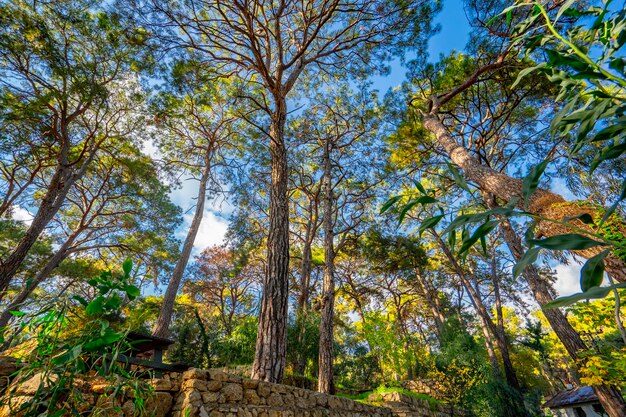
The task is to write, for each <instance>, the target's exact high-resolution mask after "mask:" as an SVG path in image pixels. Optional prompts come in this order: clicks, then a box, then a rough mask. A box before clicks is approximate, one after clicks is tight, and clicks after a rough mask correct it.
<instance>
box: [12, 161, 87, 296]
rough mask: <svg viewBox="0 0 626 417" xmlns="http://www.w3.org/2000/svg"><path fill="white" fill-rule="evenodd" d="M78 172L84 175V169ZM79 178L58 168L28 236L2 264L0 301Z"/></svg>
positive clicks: (61, 167) (70, 171) (28, 231)
mask: <svg viewBox="0 0 626 417" xmlns="http://www.w3.org/2000/svg"><path fill="white" fill-rule="evenodd" d="M78 172H79V173H81V174H82V173H83V172H84V169H81V170H79V171H78ZM77 178H78V176H76V175H73V172H72V170H71V168H69V167H64V166H62V165H59V167H57V169H56V171H55V173H54V175H53V176H52V179H51V180H50V184H49V186H48V189H47V191H46V194H45V195H44V197H43V199H42V200H41V204H40V205H39V209H38V210H37V213H36V214H35V217H34V218H33V221H32V223H31V224H30V226H29V227H28V230H27V231H26V234H24V236H23V237H22V239H21V240H20V241H19V243H18V244H17V246H16V247H15V249H13V251H12V252H11V253H10V254H9V256H7V258H6V259H4V260H2V262H0V300H2V298H4V295H5V293H6V289H7V287H8V286H9V283H10V282H11V279H12V278H13V277H14V276H15V273H16V272H17V270H18V269H19V267H20V265H21V264H22V262H23V261H24V258H26V255H27V254H28V251H29V250H30V248H31V247H32V246H33V244H34V243H35V242H36V241H37V239H38V238H39V236H40V235H41V233H42V232H43V230H44V229H45V228H46V226H47V225H48V223H50V221H51V220H52V219H53V218H54V216H55V215H56V213H57V212H58V211H59V209H60V208H61V205H62V204H63V202H64V201H65V197H66V196H67V193H68V192H69V190H70V188H71V187H72V185H73V184H74V183H75V182H76V180H77Z"/></svg>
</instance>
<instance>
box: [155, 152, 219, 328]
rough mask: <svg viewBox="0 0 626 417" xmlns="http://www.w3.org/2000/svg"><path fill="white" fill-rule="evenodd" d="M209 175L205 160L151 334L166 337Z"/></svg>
mask: <svg viewBox="0 0 626 417" xmlns="http://www.w3.org/2000/svg"><path fill="white" fill-rule="evenodd" d="M210 175H211V164H210V163H209V162H208V160H207V161H205V166H204V169H203V171H202V176H201V177H200V183H199V184H198V199H197V201H196V211H195V213H194V215H193V220H192V221H191V225H190V226H189V230H188V231H187V236H186V237H185V242H184V243H183V250H182V252H181V254H180V257H179V258H178V261H177V262H176V266H175V267H174V271H173V272H172V277H171V278H170V281H169V283H168V284H167V289H166V290H165V296H164V297H163V304H162V305H161V310H160V311H159V317H158V318H157V322H156V324H155V326H154V329H153V330H152V334H153V335H154V336H157V337H167V336H168V335H169V332H170V330H169V327H170V322H171V321H172V314H173V313H174V304H175V302H176V294H178V289H179V287H180V282H181V280H182V279H183V274H184V273H185V268H187V263H188V262H189V257H190V256H191V251H192V249H193V242H194V241H195V240H196V236H197V235H198V230H199V229H200V223H201V222H202V216H203V215H204V204H205V202H206V187H207V183H208V182H209V177H210Z"/></svg>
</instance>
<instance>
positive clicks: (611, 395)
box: [500, 220, 626, 417]
mask: <svg viewBox="0 0 626 417" xmlns="http://www.w3.org/2000/svg"><path fill="white" fill-rule="evenodd" d="M500 229H501V230H502V233H503V236H504V240H505V242H506V244H507V246H508V247H509V250H510V251H511V253H512V254H513V256H514V258H515V259H516V260H518V261H519V260H520V259H521V257H522V256H523V255H524V248H523V246H522V241H521V239H520V238H519V236H518V235H517V233H516V232H515V230H514V229H513V227H512V226H511V224H510V222H509V221H508V220H504V221H502V222H501V223H500ZM524 277H525V278H526V281H527V282H528V286H529V287H530V290H531V291H532V293H533V295H534V297H535V300H537V302H538V303H539V305H544V304H546V303H548V302H550V301H552V300H553V299H554V297H553V296H552V288H551V287H550V285H549V284H548V283H547V282H546V281H545V280H544V279H543V278H541V275H540V274H539V271H538V270H537V268H536V267H535V266H534V265H529V266H527V267H526V268H525V269H524ZM543 314H544V315H545V316H546V319H547V320H548V322H549V323H550V326H551V327H552V330H554V332H555V333H556V335H557V337H558V338H559V339H560V340H561V343H563V346H565V349H566V350H567V352H568V353H569V355H570V357H571V358H572V359H573V360H574V362H575V363H577V362H578V360H579V354H580V353H581V352H584V351H585V350H587V346H586V345H585V342H583V340H582V339H581V338H580V335H579V334H578V332H576V330H574V328H573V327H572V326H571V325H570V324H569V322H568V321H567V318H566V317H565V315H563V313H562V312H561V310H559V309H557V308H551V309H547V310H543ZM593 391H594V392H595V394H596V395H597V396H598V399H599V400H600V404H602V407H603V408H604V410H605V411H606V412H607V413H608V414H609V416H610V417H623V416H626V403H624V399H623V398H622V395H621V393H620V391H619V389H618V388H617V387H615V386H609V385H596V386H594V387H593Z"/></svg>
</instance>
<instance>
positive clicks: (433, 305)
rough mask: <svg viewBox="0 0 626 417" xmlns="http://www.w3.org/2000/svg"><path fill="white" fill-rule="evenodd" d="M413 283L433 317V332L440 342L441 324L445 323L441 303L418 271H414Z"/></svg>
mask: <svg viewBox="0 0 626 417" xmlns="http://www.w3.org/2000/svg"><path fill="white" fill-rule="evenodd" d="M415 283H416V284H417V290H418V291H419V292H420V294H421V295H422V297H423V298H424V300H425V301H426V304H428V307H429V308H430V311H431V313H432V315H433V320H434V322H435V332H436V334H437V339H439V342H441V335H442V331H443V323H444V321H445V315H444V314H443V311H442V308H441V303H440V302H439V299H438V298H437V293H436V292H434V294H433V291H432V290H433V288H431V286H430V285H429V283H428V282H426V279H424V277H423V276H422V273H421V271H420V270H419V269H416V270H415Z"/></svg>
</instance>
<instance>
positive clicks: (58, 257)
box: [0, 233, 78, 328]
mask: <svg viewBox="0 0 626 417" xmlns="http://www.w3.org/2000/svg"><path fill="white" fill-rule="evenodd" d="M76 236H78V233H73V234H72V235H70V236H69V238H68V239H67V240H66V241H65V242H63V245H62V246H61V247H60V248H59V249H58V250H57V251H56V252H55V254H54V255H52V257H51V258H50V259H48V262H46V264H45V265H44V267H43V268H42V269H41V270H40V271H39V272H38V273H37V275H35V278H33V280H32V281H31V282H30V283H27V284H26V285H24V286H23V287H22V290H21V291H20V292H19V294H17V295H16V296H15V298H13V299H12V300H11V302H10V303H9V304H8V305H7V307H6V308H5V309H4V311H3V312H2V314H0V328H1V327H4V326H6V325H8V324H9V320H11V317H13V315H12V314H11V311H14V310H16V309H18V308H19V307H20V305H21V304H22V303H23V302H24V301H26V299H27V298H28V297H29V296H30V294H31V293H32V292H33V291H34V290H35V289H36V288H37V287H38V286H39V284H41V283H42V282H43V281H44V280H45V279H46V278H48V276H49V275H50V273H51V272H52V271H53V270H54V269H55V268H56V267H57V266H59V264H60V263H61V262H63V260H65V258H67V256H68V255H69V251H68V249H69V247H70V246H71V245H72V243H73V242H74V240H75V239H76Z"/></svg>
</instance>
